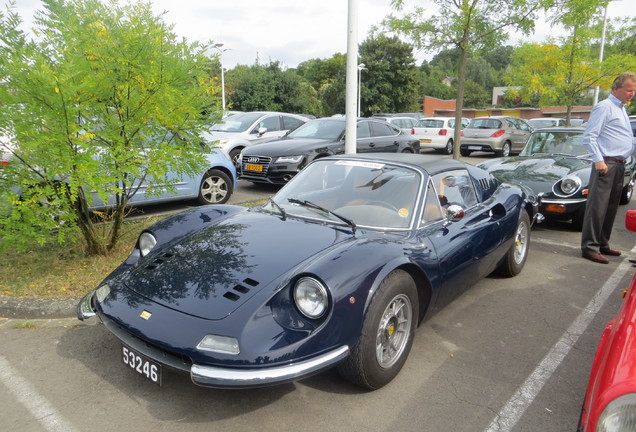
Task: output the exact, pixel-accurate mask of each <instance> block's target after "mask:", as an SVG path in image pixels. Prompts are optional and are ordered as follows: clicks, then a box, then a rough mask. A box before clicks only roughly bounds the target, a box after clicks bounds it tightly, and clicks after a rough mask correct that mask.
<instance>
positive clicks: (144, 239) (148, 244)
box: [139, 232, 157, 256]
mask: <svg viewBox="0 0 636 432" xmlns="http://www.w3.org/2000/svg"><path fill="white" fill-rule="evenodd" d="M156 244H157V239H156V238H155V236H153V235H152V234H150V233H149V232H142V233H141V235H140V236H139V252H140V253H141V256H146V255H148V253H150V251H151V250H152V248H154V247H155V245H156Z"/></svg>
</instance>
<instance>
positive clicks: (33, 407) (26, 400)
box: [0, 356, 76, 432]
mask: <svg viewBox="0 0 636 432" xmlns="http://www.w3.org/2000/svg"><path fill="white" fill-rule="evenodd" d="M0 382H2V383H3V384H4V385H5V386H6V387H7V388H8V389H9V391H10V392H11V393H13V394H14V395H15V397H16V398H17V399H18V401H19V402H20V403H21V404H22V405H24V407H25V408H26V409H27V410H28V411H29V412H30V413H31V415H32V416H33V417H35V419H37V421H38V422H40V424H41V425H42V426H43V427H44V429H46V430H47V431H51V432H58V431H59V432H74V431H75V430H76V429H75V428H74V427H73V426H72V425H71V424H70V423H68V422H67V421H66V420H65V419H64V418H63V417H62V416H61V415H60V414H59V413H58V412H57V411H56V410H55V408H53V406H52V405H51V404H50V403H49V401H48V400H46V399H45V398H44V397H42V396H40V395H39V394H38V393H37V392H36V391H35V389H34V388H33V387H32V386H31V385H30V384H29V382H28V381H27V380H25V379H24V378H22V377H21V376H20V374H19V373H18V371H16V370H15V369H13V368H12V367H11V365H10V364H9V362H8V361H7V360H6V359H5V358H4V357H2V356H0Z"/></svg>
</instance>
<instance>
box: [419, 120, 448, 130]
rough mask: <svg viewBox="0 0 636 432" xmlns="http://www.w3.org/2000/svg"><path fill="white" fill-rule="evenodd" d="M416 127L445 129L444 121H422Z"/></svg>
mask: <svg viewBox="0 0 636 432" xmlns="http://www.w3.org/2000/svg"><path fill="white" fill-rule="evenodd" d="M416 127H430V128H442V127H444V121H443V120H428V119H425V120H420V121H419V122H418V123H417V126H416Z"/></svg>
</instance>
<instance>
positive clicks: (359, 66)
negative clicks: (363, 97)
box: [358, 63, 367, 117]
mask: <svg viewBox="0 0 636 432" xmlns="http://www.w3.org/2000/svg"><path fill="white" fill-rule="evenodd" d="M366 69H367V68H366V65H365V64H364V63H360V64H359V65H358V117H360V94H361V90H362V71H363V70H366Z"/></svg>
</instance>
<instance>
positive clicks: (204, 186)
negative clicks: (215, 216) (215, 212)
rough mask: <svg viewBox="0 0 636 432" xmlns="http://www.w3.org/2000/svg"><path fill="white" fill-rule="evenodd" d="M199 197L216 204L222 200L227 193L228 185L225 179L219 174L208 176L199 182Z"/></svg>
mask: <svg viewBox="0 0 636 432" xmlns="http://www.w3.org/2000/svg"><path fill="white" fill-rule="evenodd" d="M200 192H201V197H203V199H204V200H205V201H206V202H208V203H210V204H216V203H220V202H222V201H223V200H224V199H225V197H226V195H227V193H228V185H227V182H226V181H225V179H223V178H221V177H220V176H209V177H206V178H205V179H203V181H202V182H201V191H200Z"/></svg>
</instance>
